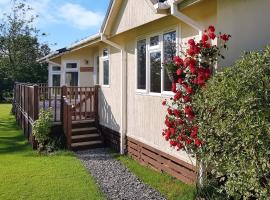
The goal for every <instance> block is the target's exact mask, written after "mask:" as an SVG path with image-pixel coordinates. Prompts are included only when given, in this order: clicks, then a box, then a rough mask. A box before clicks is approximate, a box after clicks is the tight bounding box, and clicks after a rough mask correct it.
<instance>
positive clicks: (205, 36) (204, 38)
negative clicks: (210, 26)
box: [202, 34, 209, 42]
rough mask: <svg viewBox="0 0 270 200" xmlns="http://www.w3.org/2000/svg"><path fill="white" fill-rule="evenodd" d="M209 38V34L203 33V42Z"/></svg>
mask: <svg viewBox="0 0 270 200" xmlns="http://www.w3.org/2000/svg"><path fill="white" fill-rule="evenodd" d="M208 39H209V38H208V35H206V34H203V35H202V41H203V42H207V41H208Z"/></svg>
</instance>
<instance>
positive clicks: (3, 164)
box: [0, 104, 104, 200]
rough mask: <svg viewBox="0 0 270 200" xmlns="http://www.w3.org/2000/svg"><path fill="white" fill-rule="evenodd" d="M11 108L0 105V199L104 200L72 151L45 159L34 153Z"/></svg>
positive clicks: (7, 105) (43, 156)
mask: <svg viewBox="0 0 270 200" xmlns="http://www.w3.org/2000/svg"><path fill="white" fill-rule="evenodd" d="M10 109H11V105H10V104H0V180H1V183H0V199H5V200H14V199H16V200H20V199H27V200H32V199H33V200H36V199H38V200H42V199H46V200H50V199H52V200H58V199H59V200H62V199H65V200H68V199H72V200H73V199H76V200H84V199H91V200H97V199H104V196H103V194H102V193H101V192H100V190H99V189H98V187H97V185H96V183H95V181H94V179H93V178H92V177H91V176H90V174H89V173H88V172H87V171H86V169H85V168H84V167H83V165H82V164H81V163H80V161H79V160H78V159H76V158H75V156H74V155H73V154H72V153H71V152H57V153H55V154H54V155H47V156H46V155H39V154H38V153H37V152H35V151H33V150H32V149H31V147H30V145H29V144H28V143H27V142H26V140H25V139H24V136H23V134H22V131H21V130H20V129H19V128H18V127H17V125H16V123H15V120H14V117H13V116H12V115H10V114H9V113H10Z"/></svg>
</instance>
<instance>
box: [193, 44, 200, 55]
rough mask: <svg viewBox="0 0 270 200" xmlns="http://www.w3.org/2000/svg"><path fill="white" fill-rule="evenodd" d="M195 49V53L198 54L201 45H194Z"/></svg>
mask: <svg viewBox="0 0 270 200" xmlns="http://www.w3.org/2000/svg"><path fill="white" fill-rule="evenodd" d="M193 50H194V53H195V54H198V53H200V50H201V49H200V47H198V46H194V47H193Z"/></svg>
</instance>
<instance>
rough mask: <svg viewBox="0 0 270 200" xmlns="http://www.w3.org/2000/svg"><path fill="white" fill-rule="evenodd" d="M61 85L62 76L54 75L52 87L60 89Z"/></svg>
mask: <svg viewBox="0 0 270 200" xmlns="http://www.w3.org/2000/svg"><path fill="white" fill-rule="evenodd" d="M60 85H61V75H60V74H53V75H52V86H53V87H60Z"/></svg>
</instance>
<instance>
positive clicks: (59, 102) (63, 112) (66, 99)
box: [13, 83, 99, 144]
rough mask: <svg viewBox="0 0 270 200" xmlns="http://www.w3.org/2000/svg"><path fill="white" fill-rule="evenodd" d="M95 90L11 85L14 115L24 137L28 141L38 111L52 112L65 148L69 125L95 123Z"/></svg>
mask: <svg viewBox="0 0 270 200" xmlns="http://www.w3.org/2000/svg"><path fill="white" fill-rule="evenodd" d="M98 89H99V88H98V86H95V87H66V86H62V87H48V86H46V84H41V85H32V84H27V83H15V86H14V101H13V102H14V103H13V106H14V109H13V110H14V114H15V116H16V119H17V122H18V124H19V125H20V126H21V127H22V128H23V130H24V134H25V136H27V138H28V139H29V140H32V124H33V122H34V121H35V120H37V119H38V115H39V110H40V109H45V110H46V109H48V108H52V110H53V115H54V122H55V123H59V124H62V125H63V130H64V132H65V134H66V136H67V140H68V144H70V139H71V129H72V121H84V120H89V119H91V120H95V121H96V123H98Z"/></svg>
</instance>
